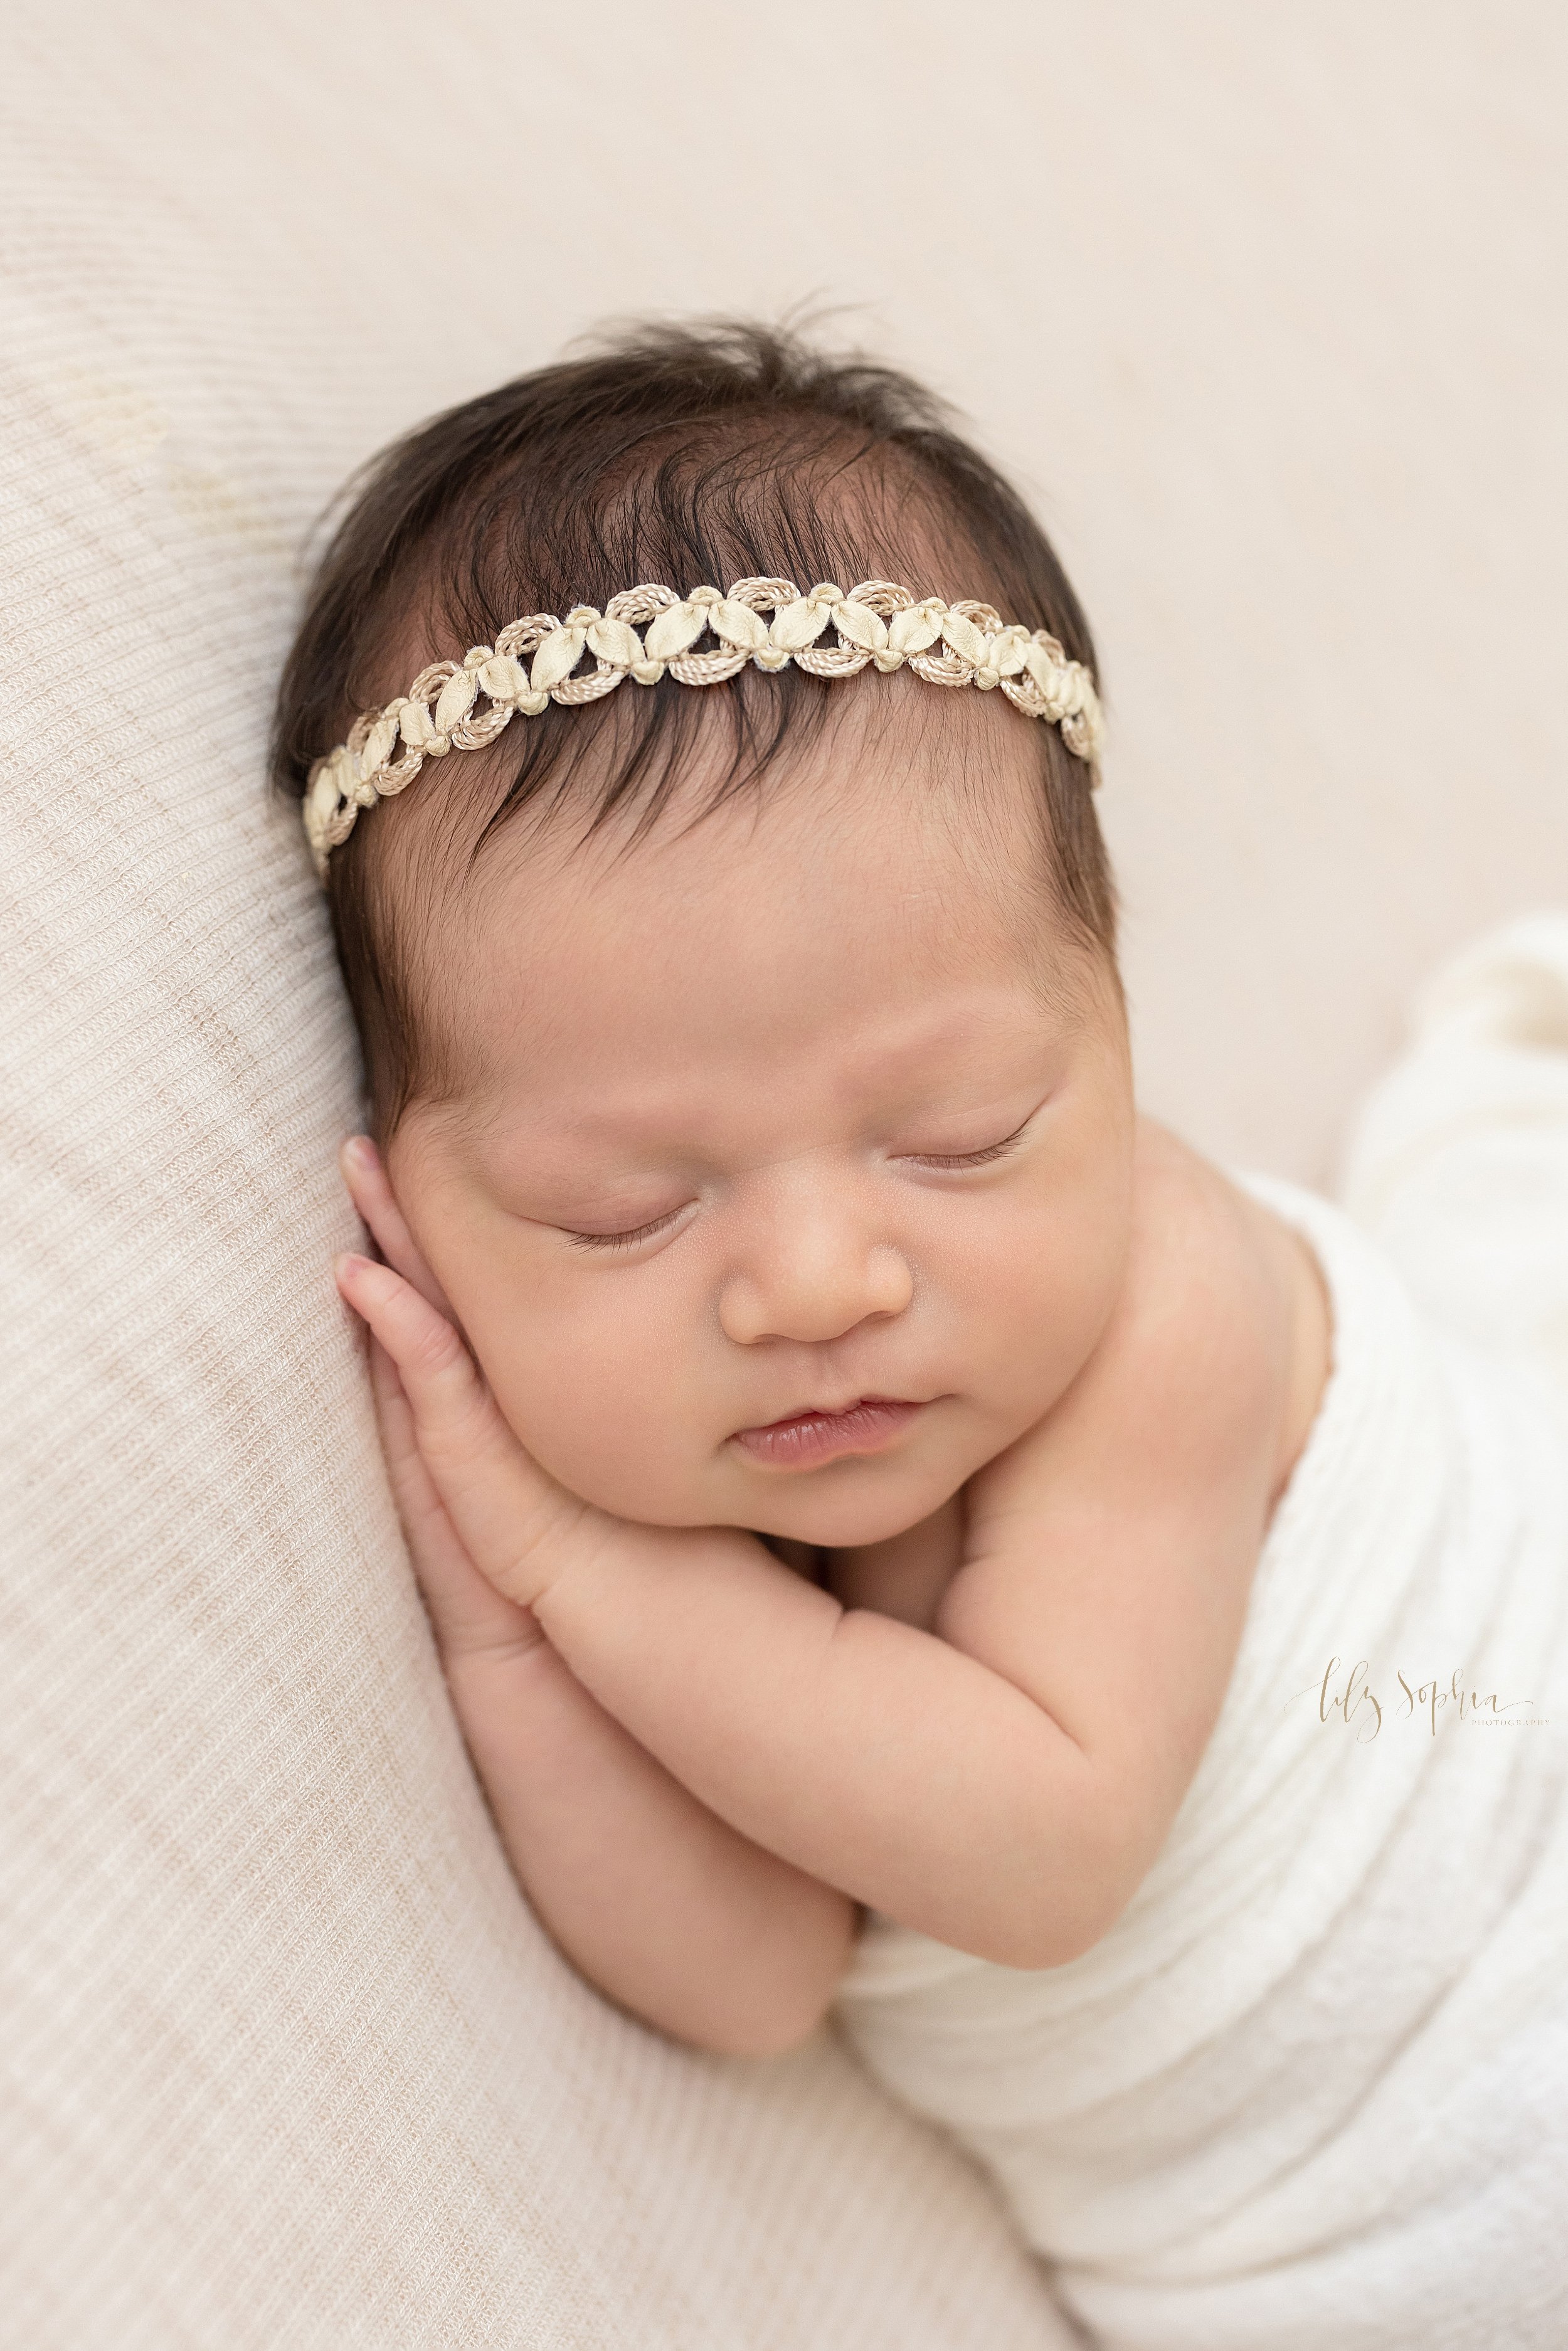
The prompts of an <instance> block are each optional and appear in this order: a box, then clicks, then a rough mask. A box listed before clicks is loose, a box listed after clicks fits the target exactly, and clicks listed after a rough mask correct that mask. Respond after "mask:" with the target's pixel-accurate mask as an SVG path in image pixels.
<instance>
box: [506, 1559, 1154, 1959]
mask: <svg viewBox="0 0 1568 2351" xmlns="http://www.w3.org/2000/svg"><path fill="white" fill-rule="evenodd" d="M535 1606H536V1613H537V1614H538V1620H539V1622H540V1624H541V1625H543V1626H544V1628H545V1630H546V1632H547V1634H548V1635H549V1638H550V1640H551V1642H552V1643H553V1644H554V1645H555V1646H557V1647H558V1648H559V1652H560V1654H561V1655H562V1656H563V1657H564V1658H565V1659H566V1661H567V1663H568V1664H569V1665H570V1667H571V1669H572V1671H573V1673H574V1674H575V1675H577V1676H578V1677H579V1678H580V1680H582V1681H583V1682H584V1683H586V1684H587V1686H588V1687H589V1688H590V1689H591V1691H592V1692H593V1693H594V1695H595V1696H596V1697H597V1698H599V1699H600V1700H601V1702H602V1704H603V1705H604V1707H605V1708H607V1709H608V1710H609V1711H610V1712H611V1713H612V1715H614V1717H615V1718H616V1719H617V1720H618V1721H620V1722H621V1723H622V1724H624V1725H625V1726H626V1728H627V1729H628V1730H629V1731H630V1732H631V1733H632V1735H633V1736H634V1737H635V1739H636V1740H638V1741H639V1742H640V1743H641V1744H642V1745H643V1747H645V1748H646V1749H648V1750H650V1751H651V1752H652V1753H653V1754H654V1755H656V1756H657V1757H659V1759H660V1760H661V1761H663V1762H664V1763H665V1764H667V1765H668V1767H669V1769H670V1771H672V1772H673V1773H674V1775H675V1776H676V1778H677V1779H678V1780H679V1781H680V1782H682V1783H683V1784H684V1785H685V1787H686V1788H688V1789H690V1790H691V1791H692V1792H694V1794H695V1796H697V1797H698V1798H700V1799H701V1800H702V1802H704V1803H705V1804H706V1805H708V1806H710V1807H711V1808H712V1809H713V1810H714V1811H715V1812H716V1813H720V1814H721V1815H722V1816H723V1818H724V1819H725V1820H727V1822H729V1823H732V1824H733V1825H734V1826H735V1827H736V1828H737V1830H738V1831H739V1832H740V1833H741V1834H743V1835H744V1836H746V1837H747V1838H748V1839H751V1840H754V1841H755V1842H756V1843H757V1844H761V1845H764V1846H766V1847H767V1848H768V1850H769V1851H770V1852H773V1853H776V1854H779V1855H781V1856H783V1857H784V1858H786V1859H787V1860H789V1862H791V1863H793V1864H794V1865H797V1866H798V1867H799V1868H800V1869H802V1870H804V1871H805V1872H807V1873H808V1874H809V1875H810V1876H812V1877H813V1878H821V1879H822V1880H824V1881H826V1882H827V1883H828V1884H829V1885H831V1886H838V1887H841V1888H842V1889H844V1890H845V1891H846V1892H847V1893H849V1894H851V1895H852V1896H853V1897H854V1898H855V1899H856V1900H858V1901H862V1902H865V1903H868V1904H871V1905H873V1906H874V1907H876V1908H878V1909H881V1910H884V1911H886V1912H888V1913H889V1914H891V1915H892V1916H893V1917H896V1918H898V1919H900V1920H902V1921H903V1922H904V1923H905V1924H907V1925H910V1926H915V1927H918V1928H922V1929H923V1930H924V1931H925V1932H926V1933H928V1934H931V1935H934V1936H936V1938H938V1939H940V1940H943V1941H946V1942H951V1943H955V1944H957V1945H959V1946H961V1947H962V1948H964V1949H970V1950H975V1951H978V1952H982V1953H984V1954H986V1955H987V1956H990V1957H994V1958H997V1959H1002V1960H1004V1961H1006V1962H1009V1963H1010V1964H1014V1965H1019V1966H1043V1965H1051V1964H1054V1963H1056V1962H1059V1961H1061V1959H1067V1958H1070V1957H1071V1956H1073V1955H1074V1953H1075V1952H1076V1951H1078V1950H1080V1949H1086V1948H1087V1947H1088V1945H1089V1944H1090V1943H1091V1942H1092V1941H1093V1940H1094V1939H1095V1938H1097V1936H1098V1935H1099V1934H1100V1933H1102V1932H1103V1930H1104V1928H1105V1926H1106V1925H1107V1924H1108V1923H1109V1919H1110V1917H1113V1915H1114V1913H1115V1910H1116V1909H1117V1908H1118V1907H1120V1903H1121V1901H1122V1900H1123V1899H1124V1896H1125V1893H1126V1891H1127V1890H1128V1888H1127V1884H1126V1869H1127V1855H1126V1851H1125V1844H1126V1839H1125V1835H1124V1824H1123V1822H1122V1819H1121V1815H1120V1811H1119V1808H1118V1806H1117V1805H1116V1803H1115V1802H1114V1801H1113V1797H1112V1795H1111V1793H1110V1792H1109V1791H1108V1790H1107V1789H1106V1787H1105V1785H1104V1783H1103V1779H1102V1778H1101V1777H1100V1776H1098V1775H1097V1774H1096V1772H1095V1771H1094V1770H1093V1769H1092V1766H1091V1765H1090V1763H1089V1761H1088V1760H1087V1759H1086V1757H1085V1756H1084V1754H1083V1753H1082V1750H1081V1749H1080V1748H1079V1747H1078V1746H1077V1745H1076V1744H1075V1743H1074V1741H1073V1740H1071V1738H1070V1737H1069V1736H1068V1734H1067V1733H1066V1732H1065V1731H1064V1730H1062V1729H1061V1727H1060V1725H1058V1724H1057V1723H1056V1722H1055V1721H1054V1720H1053V1719H1051V1716H1050V1715H1048V1714H1047V1713H1046V1712H1045V1711H1044V1710H1043V1709H1042V1708H1040V1706H1038V1705H1037V1704H1036V1703H1035V1702H1034V1700H1033V1699H1032V1698H1030V1697H1028V1696H1026V1695H1025V1693H1024V1692H1023V1691H1022V1690H1020V1689H1019V1688H1018V1687H1015V1686H1014V1685H1013V1684H1011V1683H1009V1682H1008V1681H1007V1680H1005V1679H1004V1678H1003V1677H1001V1676H1000V1675H998V1674H996V1673H994V1672H992V1671H991V1670H990V1668H989V1667H987V1666H985V1665H982V1664H980V1663H979V1662H978V1661H977V1659H976V1658H974V1657H971V1656H967V1655H966V1654H965V1653H964V1652H963V1651H961V1650H959V1649H956V1648H955V1647H953V1646H950V1645H949V1644H947V1643H946V1642H945V1641H943V1640H940V1639H938V1638H936V1636H935V1635H931V1634H928V1633H925V1632H922V1631H918V1630H916V1629H915V1627H913V1626H911V1625H904V1624H900V1623H897V1622H895V1621H894V1620H893V1619H891V1618H889V1617H886V1616H883V1615H880V1614H873V1613H871V1612H870V1611H867V1610H858V1609H857V1610H852V1611H848V1612H846V1611H845V1610H844V1609H843V1608H841V1606H840V1604H839V1603H838V1602H837V1601H836V1600H834V1599H833V1598H832V1597H831V1595H830V1594H828V1593H824V1592H821V1591H819V1590H817V1589H816V1588H815V1587H813V1586H811V1585H810V1584H807V1583H804V1582H803V1581H802V1580H801V1579H800V1577H799V1576H797V1575H794V1574H792V1573H790V1572H789V1569H788V1568H786V1567H784V1566H783V1565H781V1564H780V1563H779V1562H778V1561H776V1560H774V1559H772V1558H771V1557H769V1556H768V1552H766V1551H765V1550H764V1548H763V1546H762V1545H761V1544H760V1543H759V1542H758V1541H756V1540H755V1539H754V1538H752V1537H750V1536H747V1535H744V1534H740V1533H737V1532H735V1531H731V1530H727V1529H718V1528H712V1529H699V1530H695V1531H692V1533H691V1534H690V1535H689V1537H685V1538H682V1539H677V1538H676V1537H675V1536H674V1534H673V1533H672V1536H671V1538H670V1544H669V1551H668V1555H667V1558H666V1559H664V1560H663V1561H661V1560H658V1559H656V1558H649V1559H648V1560H647V1561H646V1562H643V1560H642V1559H640V1558H633V1557H632V1556H631V1555H630V1554H629V1553H627V1552H624V1551H618V1550H617V1549H615V1548H614V1547H613V1546H608V1547H605V1548H604V1549H603V1550H602V1551H601V1552H600V1553H599V1554H598V1555H597V1556H596V1557H595V1558H593V1559H592V1560H591V1561H585V1562H581V1563H580V1564H576V1565H574V1566H572V1567H571V1568H570V1570H568V1571H567V1572H565V1573H563V1574H562V1575H561V1576H560V1577H559V1579H557V1580H556V1581H555V1582H553V1583H551V1584H550V1585H549V1588H548V1589H547V1590H545V1591H543V1592H542V1593H540V1594H539V1596H538V1599H537V1601H536V1603H535Z"/></svg>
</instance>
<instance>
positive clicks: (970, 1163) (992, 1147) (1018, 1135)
mask: <svg viewBox="0 0 1568 2351" xmlns="http://www.w3.org/2000/svg"><path fill="white" fill-rule="evenodd" d="M1028 1125H1029V1121H1028V1120H1027V1119H1026V1120H1025V1121H1024V1123H1023V1125H1022V1126H1019V1127H1015V1128H1014V1130H1013V1132H1012V1133H1011V1134H1004V1135H1003V1137H1002V1139H1001V1141H1000V1142H999V1143H988V1144H987V1145H986V1147H985V1149H984V1150H983V1151H957V1152H946V1153H937V1152H932V1151H917V1152H909V1153H906V1154H905V1156H906V1157H907V1158H909V1159H910V1160H911V1161H912V1163H913V1164H914V1165H915V1166H916V1167H944V1168H950V1167H983V1166H985V1165H986V1164H987V1162H988V1160H992V1159H999V1158H1000V1157H1001V1155H1002V1154H1003V1152H1004V1151H1010V1150H1011V1149H1012V1147H1013V1145H1014V1144H1015V1143H1018V1142H1020V1141H1021V1140H1022V1138H1023V1134H1024V1132H1025V1129H1026V1128H1027V1127H1028Z"/></svg>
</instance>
